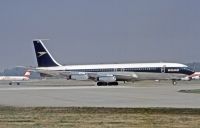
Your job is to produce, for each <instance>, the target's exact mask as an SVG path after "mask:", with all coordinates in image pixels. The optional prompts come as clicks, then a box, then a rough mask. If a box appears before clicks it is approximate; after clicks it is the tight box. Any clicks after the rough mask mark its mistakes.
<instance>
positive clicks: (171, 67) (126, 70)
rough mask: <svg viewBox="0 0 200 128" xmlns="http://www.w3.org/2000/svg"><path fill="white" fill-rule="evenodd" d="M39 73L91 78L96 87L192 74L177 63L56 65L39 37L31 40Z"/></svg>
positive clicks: (78, 78)
mask: <svg viewBox="0 0 200 128" xmlns="http://www.w3.org/2000/svg"><path fill="white" fill-rule="evenodd" d="M33 44H34V48H35V54H36V58H37V63H38V67H37V68H36V70H37V71H38V72H40V73H43V74H47V75H52V76H62V77H66V78H67V79H72V80H92V81H95V82H96V83H97V85H98V86H102V85H118V82H119V81H127V82H135V81H142V80H171V81H172V83H173V85H175V84H176V83H177V81H179V80H181V79H182V78H185V77H186V76H188V75H192V74H193V73H194V71H193V70H191V69H190V68H189V67H188V66H186V65H184V64H180V63H128V64H93V65H67V66H63V65H61V64H59V63H58V62H57V61H56V60H55V59H54V58H53V57H52V55H51V54H50V52H49V51H48V50H47V48H46V47H45V45H44V44H43V42H42V40H34V41H33Z"/></svg>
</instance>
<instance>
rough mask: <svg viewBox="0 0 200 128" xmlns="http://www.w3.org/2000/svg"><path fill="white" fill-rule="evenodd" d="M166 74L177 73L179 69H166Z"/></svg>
mask: <svg viewBox="0 0 200 128" xmlns="http://www.w3.org/2000/svg"><path fill="white" fill-rule="evenodd" d="M168 72H179V69H168Z"/></svg>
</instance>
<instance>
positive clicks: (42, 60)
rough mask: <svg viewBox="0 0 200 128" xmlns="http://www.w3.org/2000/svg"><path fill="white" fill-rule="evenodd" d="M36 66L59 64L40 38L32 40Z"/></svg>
mask: <svg viewBox="0 0 200 128" xmlns="http://www.w3.org/2000/svg"><path fill="white" fill-rule="evenodd" d="M33 44H34V47H35V54H36V58H37V62H38V67H52V66H61V65H60V64H59V63H58V62H56V61H55V60H54V58H53V57H52V56H51V54H50V53H49V51H48V50H47V48H46V47H45V45H44V44H43V43H42V40H33Z"/></svg>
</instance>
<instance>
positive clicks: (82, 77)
mask: <svg viewBox="0 0 200 128" xmlns="http://www.w3.org/2000/svg"><path fill="white" fill-rule="evenodd" d="M69 79H72V80H88V79H89V77H88V75H86V74H73V75H71V76H70V77H69Z"/></svg>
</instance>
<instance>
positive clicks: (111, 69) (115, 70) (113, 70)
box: [70, 68, 160, 72]
mask: <svg viewBox="0 0 200 128" xmlns="http://www.w3.org/2000/svg"><path fill="white" fill-rule="evenodd" d="M157 70H160V68H125V69H124V68H118V69H115V68H114V69H113V68H108V69H76V70H70V71H78V72H117V71H122V72H123V71H157Z"/></svg>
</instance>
